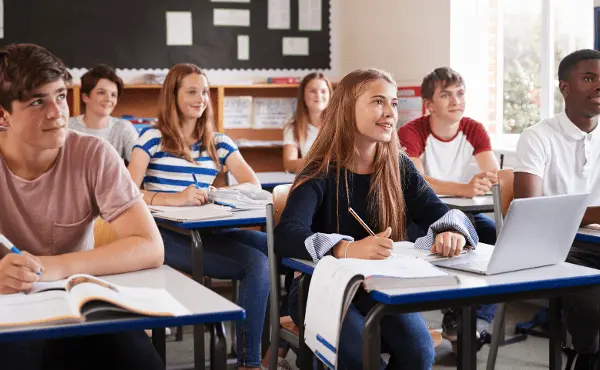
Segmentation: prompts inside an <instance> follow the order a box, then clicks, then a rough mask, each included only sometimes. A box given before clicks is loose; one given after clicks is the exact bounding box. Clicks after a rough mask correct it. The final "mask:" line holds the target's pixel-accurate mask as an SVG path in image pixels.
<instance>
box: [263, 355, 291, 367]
mask: <svg viewBox="0 0 600 370" xmlns="http://www.w3.org/2000/svg"><path fill="white" fill-rule="evenodd" d="M260 370H269V368H268V367H266V366H263V364H262V363H261V364H260ZM277 370H293V368H292V365H290V363H289V362H287V360H286V359H285V358H283V357H279V358H278V359H277Z"/></svg>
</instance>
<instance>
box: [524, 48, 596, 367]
mask: <svg viewBox="0 0 600 370" xmlns="http://www.w3.org/2000/svg"><path fill="white" fill-rule="evenodd" d="M558 79H559V89H560V92H561V93H562V95H563V97H564V99H565V111H564V112H562V113H559V114H557V115H556V116H554V117H553V118H549V119H546V120H544V121H542V122H540V123H538V124H536V125H534V126H532V127H530V128H529V129H527V130H525V131H524V132H523V133H522V134H521V137H520V138H519V143H518V145H517V158H518V165H517V166H516V168H515V182H514V192H515V198H528V197H539V196H545V195H559V194H573V193H586V192H590V193H591V197H590V203H589V208H588V209H587V211H586V213H585V215H584V217H583V220H582V224H583V225H587V224H591V223H600V162H599V161H600V130H599V129H598V128H597V125H598V115H600V52H598V51H596V50H578V51H576V52H573V53H571V54H569V55H567V56H566V57H565V58H564V59H563V60H562V61H561V62H560V65H559V67H558ZM567 261H568V262H571V263H575V264H578V265H583V266H587V267H592V268H596V269H599V268H600V245H598V244H593V243H586V242H579V241H577V242H575V243H574V244H573V246H572V248H571V251H570V253H569V256H568V257H567ZM563 304H564V308H565V320H566V324H567V329H568V330H569V332H570V334H571V336H572V337H573V345H574V347H575V350H576V351H577V352H578V357H577V362H576V365H575V369H576V370H583V369H599V368H600V356H599V354H598V353H599V344H598V342H599V337H600V290H597V291H595V293H592V292H589V291H586V292H585V293H581V294H573V295H570V296H567V297H565V298H564V303H563Z"/></svg>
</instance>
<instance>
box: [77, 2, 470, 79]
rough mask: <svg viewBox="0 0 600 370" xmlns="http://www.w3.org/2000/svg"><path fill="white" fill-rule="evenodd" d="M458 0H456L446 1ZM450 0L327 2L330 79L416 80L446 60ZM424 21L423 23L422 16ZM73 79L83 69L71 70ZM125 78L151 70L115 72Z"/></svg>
mask: <svg viewBox="0 0 600 370" xmlns="http://www.w3.org/2000/svg"><path fill="white" fill-rule="evenodd" d="M452 1H462V0H452ZM452 1H451V0H419V1H414V0H373V1H372V2H371V3H370V4H368V5H367V3H366V2H365V1H364V0H331V60H332V62H331V65H332V68H331V70H330V71H326V72H327V73H328V75H329V76H330V77H331V78H332V79H333V80H339V79H340V78H341V77H343V76H344V75H345V74H347V73H348V72H350V71H352V70H354V69H357V68H363V67H369V66H370V67H377V68H381V69H385V70H387V71H389V72H391V73H392V74H393V75H394V77H395V78H396V80H397V81H398V83H399V84H402V85H412V84H420V81H421V79H422V77H423V75H424V74H426V73H427V72H429V71H430V70H432V69H433V68H434V67H436V66H439V65H448V64H449V63H450V19H451V18H450V5H451V3H452ZM469 1H472V0H469ZM426 19H427V22H425V20H426ZM72 72H73V74H74V77H75V79H77V78H78V77H79V76H80V75H81V74H83V73H84V72H85V70H72ZM118 72H119V74H120V75H121V76H122V77H123V79H124V80H125V81H126V82H132V80H134V79H135V78H136V77H139V76H141V75H143V74H145V73H149V72H153V71H151V70H119V71H118ZM304 74H306V71H290V70H279V71H208V75H209V79H210V81H211V83H213V84H225V83H252V82H258V81H261V80H264V79H265V78H266V77H270V76H275V75H280V76H303V75H304Z"/></svg>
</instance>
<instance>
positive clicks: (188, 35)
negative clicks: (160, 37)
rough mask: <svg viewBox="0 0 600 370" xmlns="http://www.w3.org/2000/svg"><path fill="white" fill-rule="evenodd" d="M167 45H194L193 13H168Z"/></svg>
mask: <svg viewBox="0 0 600 370" xmlns="http://www.w3.org/2000/svg"><path fill="white" fill-rule="evenodd" d="M166 28H167V45H170V46H174V45H187V46H189V45H192V13H191V12H167V27H166Z"/></svg>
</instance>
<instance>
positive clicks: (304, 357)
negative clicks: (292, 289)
mask: <svg viewBox="0 0 600 370" xmlns="http://www.w3.org/2000/svg"><path fill="white" fill-rule="evenodd" d="M310 279H311V276H310V275H307V274H303V275H302V277H301V278H300V283H299V284H298V316H299V320H300V322H299V325H298V326H299V329H300V330H299V331H300V333H299V334H300V335H299V338H298V355H299V357H300V370H312V368H313V354H312V351H311V350H310V348H308V346H307V345H306V343H305V342H304V315H305V313H306V300H307V299H308V287H309V286H310ZM271 355H273V354H271Z"/></svg>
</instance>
